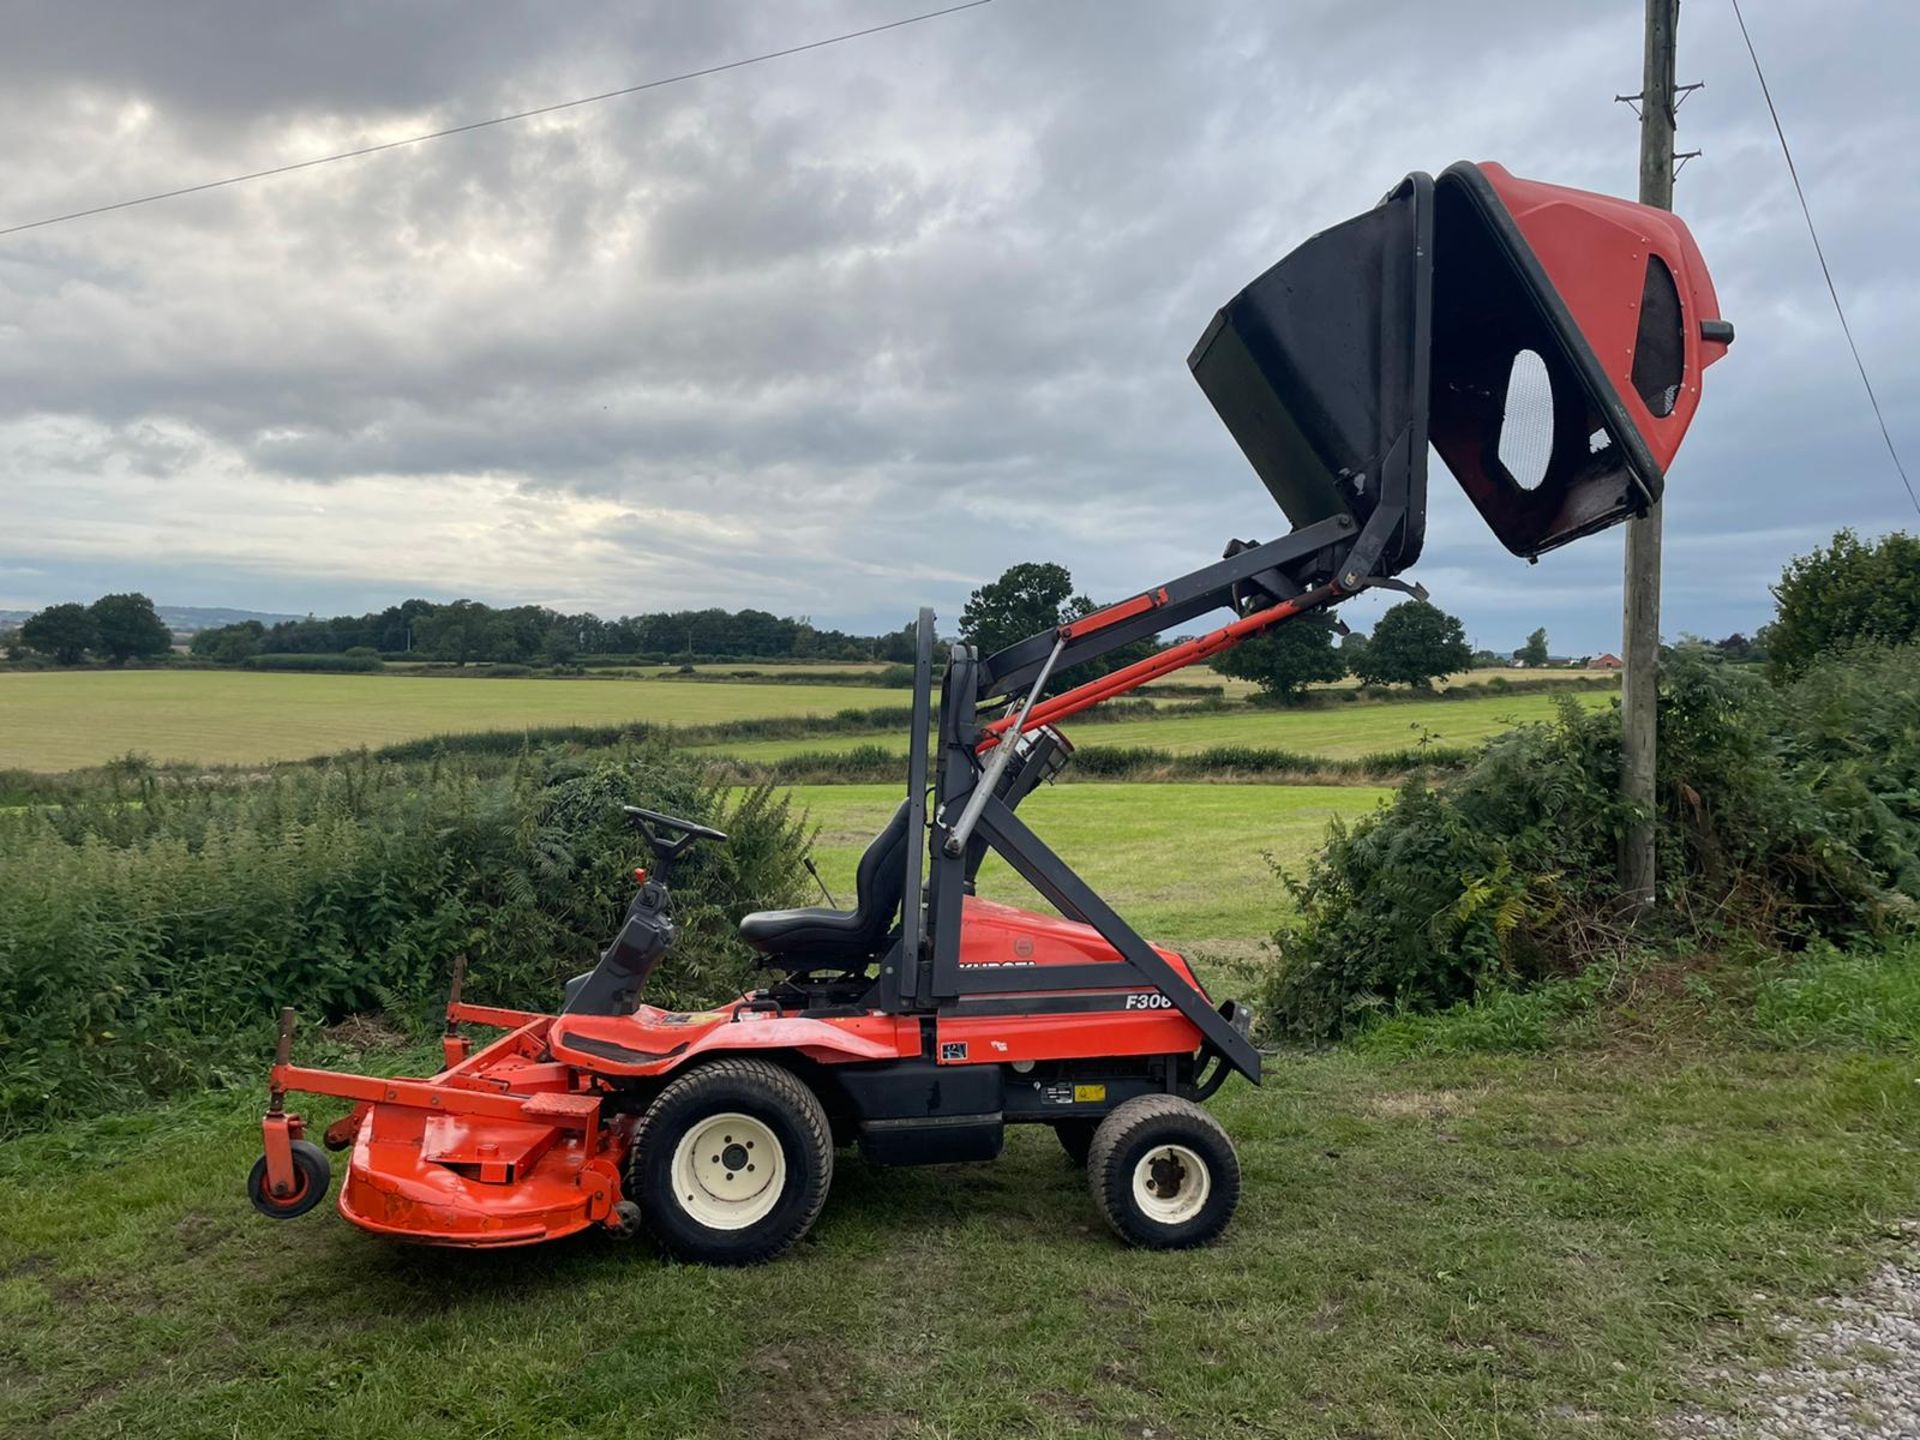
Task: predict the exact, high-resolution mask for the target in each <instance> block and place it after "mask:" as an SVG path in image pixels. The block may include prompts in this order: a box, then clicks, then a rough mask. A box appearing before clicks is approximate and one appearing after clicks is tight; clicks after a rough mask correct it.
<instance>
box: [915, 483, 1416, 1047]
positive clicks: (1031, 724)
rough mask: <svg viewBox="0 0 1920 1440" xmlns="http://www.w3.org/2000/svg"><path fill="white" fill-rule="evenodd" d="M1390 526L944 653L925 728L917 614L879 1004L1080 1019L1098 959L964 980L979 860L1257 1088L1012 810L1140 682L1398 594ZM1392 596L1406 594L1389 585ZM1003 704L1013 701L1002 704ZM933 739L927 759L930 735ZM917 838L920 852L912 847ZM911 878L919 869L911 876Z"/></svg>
mask: <svg viewBox="0 0 1920 1440" xmlns="http://www.w3.org/2000/svg"><path fill="white" fill-rule="evenodd" d="M1397 521H1398V512H1397V510H1396V507H1391V506H1383V507H1382V508H1381V510H1379V511H1377V512H1376V513H1375V514H1374V515H1372V516H1370V517H1369V518H1368V521H1367V523H1366V524H1365V525H1358V524H1356V522H1355V521H1354V519H1353V518H1352V517H1351V516H1346V515H1337V516H1334V517H1331V518H1329V519H1326V520H1321V521H1317V522H1315V523H1313V524H1309V525H1305V526H1302V527H1301V528H1300V529H1297V530H1295V531H1293V532H1291V533H1290V534H1288V535H1285V536H1283V537H1281V538H1280V539H1277V540H1271V541H1267V542H1266V543H1264V544H1245V543H1242V542H1235V543H1234V544H1233V545H1232V546H1230V547H1229V549H1228V553H1227V554H1226V556H1225V557H1223V558H1222V559H1220V560H1218V561H1216V562H1214V563H1213V564H1211V565H1207V566H1204V567H1202V568H1201V569H1199V570H1195V571H1193V572H1192V573H1190V574H1187V575H1182V576H1180V577H1178V578H1177V579H1173V580H1169V581H1167V582H1165V583H1164V584H1161V585H1157V586H1155V587H1153V588H1152V589H1149V590H1145V591H1142V592H1141V593H1139V594H1138V595H1135V596H1132V597H1131V598H1129V599H1126V600H1122V601H1120V602H1118V603H1116V604H1113V605H1108V606H1106V607H1104V608H1102V609H1100V610H1096V611H1094V612H1092V613H1091V614H1088V615H1085V616H1082V617H1081V618H1079V619H1077V620H1074V621H1071V622H1069V623H1067V624H1065V625H1061V626H1059V627H1057V628H1055V629H1052V630H1044V631H1041V632H1039V633H1037V634H1035V635H1031V636H1029V637H1028V638H1027V639H1025V640H1022V641H1020V642H1018V643H1017V644H1014V645H1010V646H1008V647H1007V648H1006V649H1004V650H1001V651H999V652H998V653H996V654H994V655H991V656H988V657H986V658H985V659H981V658H980V657H979V656H977V655H976V654H975V653H974V651H973V650H972V648H971V647H969V646H966V645H956V646H954V647H953V651H952V654H951V656H950V658H949V661H948V665H947V669H946V674H945V677H944V680H943V683H942V685H941V692H940V696H939V703H938V712H937V716H936V715H935V714H934V706H933V692H932V679H933V677H932V652H933V627H932V614H931V612H928V611H922V612H921V621H920V633H919V637H918V638H919V644H918V646H917V652H918V653H917V656H916V665H915V686H914V708H915V722H916V723H915V726H914V734H913V749H912V754H911V755H910V756H909V770H910V777H909V803H910V804H913V805H914V806H915V811H916V813H915V814H914V816H913V819H914V820H915V822H916V823H915V824H914V825H913V826H912V828H911V834H912V836H913V839H912V840H911V841H910V843H909V847H908V848H909V854H908V857H907V864H908V867H909V873H908V889H907V894H908V896H909V898H910V900H911V897H913V896H916V895H920V894H922V893H923V891H922V883H923V873H924V895H925V904H924V913H922V907H921V906H917V905H914V904H912V903H909V904H908V905H907V907H906V911H907V913H906V915H905V917H904V919H903V927H902V931H903V933H902V943H901V946H900V949H899V950H898V951H896V952H895V954H894V956H893V957H890V961H889V963H888V964H887V965H885V966H884V967H883V972H882V978H881V997H882V1002H883V1004H886V1005H888V1007H889V1008H897V1009H900V1010H907V1011H914V1010H918V1011H923V1012H924V1011H929V1010H930V1011H934V1012H937V1013H953V1014H965V1013H967V1011H968V1009H969V1008H970V997H976V996H984V995H986V994H989V993H990V994H993V995H1001V996H1004V995H1005V994H1006V993H1007V992H1008V991H1028V992H1032V999H1031V1001H1030V1002H1029V1003H1030V1006H1031V1010H1032V1012H1034V1013H1045V1012H1047V1011H1048V1010H1049V1009H1053V1008H1057V1009H1059V1010H1060V1011H1061V1012H1062V1013H1071V1012H1072V1011H1074V1010H1076V1009H1080V1008H1083V1007H1084V1004H1085V1000H1086V997H1085V992H1087V991H1091V990H1111V989H1112V988H1113V987H1114V985H1115V979H1114V967H1113V966H1112V964H1111V963H1106V964H1088V965H1080V966H1071V967H1061V966H1047V967H1034V968H1033V969H1032V970H1022V969H1018V968H1013V969H1008V968H1000V967H995V968H994V969H993V971H992V972H991V973H989V974H980V975H976V974H969V973H966V972H965V971H963V969H962V967H961V965H960V961H959V957H960V923H961V908H962V902H963V899H964V897H965V895H966V894H967V893H968V892H969V891H970V889H971V882H972V878H973V874H974V872H975V871H976V870H977V869H978V868H979V864H980V861H981V859H982V858H983V857H984V855H985V853H986V851H987V850H989V849H991V850H993V851H995V852H997V853H998V854H1000V855H1001V856H1002V857H1003V858H1004V859H1005V860H1006V861H1007V863H1008V864H1010V865H1011V866H1012V867H1013V868H1014V870H1015V871H1016V872H1017V873H1018V874H1020V875H1021V876H1022V877H1023V878H1024V879H1026V880H1027V882H1028V883H1029V884H1031V885H1032V886H1033V887H1034V889H1036V890H1037V891H1039V893H1040V894H1041V895H1043V896H1045V897H1046V898H1047V900H1049V901H1050V902H1051V903H1052V904H1053V905H1054V906H1055V908H1057V909H1059V910H1060V911H1061V913H1062V914H1064V915H1066V916H1068V917H1069V918H1070V919H1075V920H1079V921H1081V922H1083V923H1086V924H1089V925H1092V926H1093V927H1094V929H1096V930H1097V931H1098V932H1099V933H1100V934H1101V936H1102V937H1103V938H1104V939H1105V940H1106V941H1107V942H1108V943H1109V944H1110V945H1112V946H1113V947H1114V949H1115V950H1116V951H1117V952H1118V953H1119V954H1120V956H1121V958H1122V960H1123V961H1125V962H1126V964H1127V966H1128V967H1129V969H1130V970H1131V971H1132V972H1133V974H1132V975H1131V976H1129V977H1128V979H1127V980H1126V981H1124V982H1122V983H1131V984H1136V985H1149V986H1152V987H1153V988H1155V989H1157V990H1159V991H1160V993H1162V994H1163V995H1165V996H1166V997H1167V999H1168V1000H1169V1001H1171V1002H1172V1003H1173V1005H1174V1006H1175V1007H1176V1008H1177V1009H1179V1010H1180V1012H1181V1013H1182V1014H1183V1015H1185V1016H1186V1017H1187V1019H1188V1020H1190V1021H1192V1023H1193V1024H1194V1025H1195V1026H1196V1028H1198V1029H1199V1030H1200V1032H1201V1034H1202V1035H1203V1037H1204V1039H1205V1047H1206V1048H1207V1049H1208V1050H1210V1051H1212V1052H1213V1053H1215V1054H1217V1055H1219V1056H1220V1057H1221V1058H1222V1059H1223V1060H1224V1061H1225V1062H1226V1063H1227V1064H1229V1065H1231V1066H1232V1067H1233V1068H1234V1069H1236V1070H1239V1071H1240V1072H1241V1073H1242V1074H1244V1075H1246V1076H1247V1077H1248V1078H1249V1079H1253V1080H1256V1081H1257V1080H1258V1079H1259V1075H1260V1058H1259V1055H1258V1052H1256V1051H1255V1050H1254V1048H1253V1046H1252V1044H1251V1043H1250V1042H1249V1041H1248V1039H1247V1036H1246V1033H1245V1024H1244V1019H1240V1018H1237V1017H1231V1016H1229V1015H1228V1014H1224V1013H1222V1011H1219V1010H1215V1009H1214V1008H1213V1007H1212V1005H1211V1004H1209V1003H1208V1001H1207V998H1206V996H1205V995H1203V994H1202V993H1200V992H1199V991H1198V990H1197V989H1196V988H1195V987H1193V986H1192V985H1189V984H1188V983H1187V982H1186V981H1185V980H1184V979H1182V978H1181V977H1180V975H1179V974H1178V973H1177V972H1176V971H1174V970H1173V969H1172V967H1171V966H1169V965H1168V964H1167V963H1166V961H1165V960H1163V959H1162V958H1161V957H1160V955H1159V954H1158V953H1157V952H1156V951H1155V950H1154V949H1153V948H1152V947H1151V946H1150V945H1148V944H1147V943H1146V941H1145V940H1143V939H1142V938H1141V937H1140V936H1139V935H1138V934H1137V933H1135V932H1134V930H1133V929H1132V928H1131V927H1130V926H1128V925H1127V923H1126V922H1125V921H1124V920H1122V919H1121V918H1120V917H1119V916H1118V915H1117V914H1116V913H1115V912H1114V911H1113V910H1112V908H1111V907H1109V906H1108V905H1107V904H1106V902H1105V901H1104V900H1102V899H1101V898H1100V896H1099V895H1097V894H1096V893H1095V892H1094V891H1093V890H1092V888H1091V887H1090V886H1088V885H1087V884H1086V882H1085V881H1084V880H1082V879H1081V878H1080V877H1079V876H1078V875H1076V874H1074V872H1073V871H1072V869H1071V868H1070V867H1068V866H1067V864H1066V863H1065V862H1064V861H1062V860H1061V859H1060V858H1059V857H1058V856H1057V855H1055V854H1054V853H1053V851H1052V850H1050V849H1049V848H1048V847H1047V846H1046V844H1045V843H1044V842H1043V841H1041V840H1040V838H1039V837H1038V836H1037V835H1035V834H1034V833H1033V831H1032V830H1031V829H1029V828H1028V827H1027V826H1026V825H1025V824H1024V823H1022V822H1021V821H1020V820H1019V819H1018V818H1017V817H1016V816H1015V814H1014V809H1015V807H1016V806H1017V805H1018V803H1019V800H1020V798H1021V797H1023V796H1024V795H1025V794H1026V793H1027V792H1028V791H1030V790H1031V789H1032V788H1033V784H1034V783H1035V782H1036V779H1037V777H1036V775H1035V773H1034V772H1035V770H1036V768H1052V767H1056V766H1057V765H1058V763H1059V762H1060V759H1061V757H1062V754H1063V752H1064V750H1065V748H1066V747H1065V742H1064V741H1063V740H1061V739H1060V737H1059V736H1058V734H1057V732H1054V731H1053V730H1052V729H1051V727H1052V725H1053V724H1054V723H1055V722H1057V721H1060V720H1064V719H1066V718H1067V717H1068V716H1071V715H1076V714H1079V713H1080V712H1081V711H1083V710H1087V709H1089V708H1091V707H1092V706H1094V705H1097V704H1099V703H1101V702H1102V701H1104V700H1111V699H1114V698H1116V697H1118V696H1120V695H1124V694H1126V693H1127V692H1128V691H1130V690H1134V689H1136V688H1138V687H1139V686H1141V685H1145V684H1147V683H1148V682H1149V681H1152V680H1157V679H1160V678H1162V677H1163V676H1166V675H1170V674H1172V673H1174V672H1175V671H1177V670H1180V669H1183V668H1185V667H1186V666H1189V665H1194V664H1198V663H1200V662H1201V661H1204V660H1207V659H1209V658H1211V657H1213V656H1215V655H1218V654H1220V653H1221V652H1222V651H1225V650H1229V649H1232V648H1233V647H1234V646H1236V645H1239V644H1242V643H1244V642H1245V641H1247V640H1250V639H1252V638H1253V637H1254V636H1256V635H1259V634H1262V633H1264V632H1265V631H1267V630H1270V629H1272V628H1273V627H1274V626H1276V625H1280V624H1282V623H1284V622H1286V621H1288V620H1291V619H1294V618H1296V617H1298V616H1301V615H1305V614H1309V613H1312V612H1314V611H1317V610H1324V609H1327V608H1329V607H1331V606H1333V605H1336V604H1338V603H1339V602H1340V601H1342V600H1344V599H1346V598H1348V597H1349V596H1351V595H1354V594H1356V593H1358V592H1359V591H1360V590H1363V589H1366V588H1368V587H1370V586H1374V585H1396V586H1397V585H1398V582H1396V581H1394V580H1393V579H1392V578H1391V577H1390V576H1388V575H1384V574H1380V573H1377V571H1376V566H1377V562H1378V557H1379V556H1380V554H1381V552H1382V550H1383V548H1384V545H1385V540H1386V538H1387V536H1388V534H1389V533H1390V531H1391V529H1392V527H1393V526H1394V525H1395V524H1396V523H1397ZM1400 588H1405V587H1400ZM1223 607H1227V608H1231V609H1233V610H1234V611H1235V612H1236V614H1237V618H1235V619H1234V620H1232V621H1230V622H1229V623H1228V624H1226V625H1224V626H1221V627H1219V628H1218V629H1215V630H1213V631H1211V632H1209V633H1207V634H1205V635H1200V636H1197V637H1195V638H1193V639H1190V640H1186V641H1182V642H1181V643H1180V644H1178V645H1174V646H1170V647H1169V648H1168V649H1166V650H1163V651H1160V652H1159V653H1158V654H1155V655H1152V656H1149V657H1148V658H1146V659H1144V660H1140V661H1137V662H1135V663H1134V664H1132V665H1127V666H1123V667H1122V668H1121V669H1118V670H1115V671H1112V672H1110V673H1108V674H1105V675H1101V676H1098V677H1096V678H1094V679H1092V680H1089V681H1087V682H1086V683H1084V684H1082V685H1080V686H1077V687H1075V688H1073V689H1070V690H1067V691H1065V692H1063V693H1061V694H1059V695H1055V696H1052V697H1051V698H1047V699H1042V698H1040V697H1041V693H1042V691H1043V690H1044V689H1045V687H1046V684H1047V682H1048V680H1050V679H1051V678H1052V677H1054V676H1056V675H1060V674H1064V673H1066V672H1067V671H1070V670H1071V669H1073V668H1074V667H1075V666H1078V665H1083V664H1086V663H1088V662H1089V661H1092V660H1096V659H1098V658H1099V657H1101V656H1103V655H1106V654H1108V653H1110V652H1111V651H1113V650H1115V649H1118V648H1119V647H1121V646H1123V645H1127V644H1130V643H1132V642H1134V641H1136V640H1140V639H1144V638H1146V637H1148V636H1151V635H1156V634H1159V633H1162V632H1164V631H1166V630H1168V629H1170V628H1172V627H1174V626H1176V625H1180V624H1183V623H1184V622H1186V621H1187V620H1190V619H1192V618H1194V617H1196V616H1199V615H1202V614H1205V613H1206V612H1208V611H1210V610H1215V609H1220V608H1223ZM1016 698H1017V700H1018V703H1017V704H1014V703H1012V701H1013V700H1014V699H1016ZM996 701H1006V702H1008V703H1007V705H1006V709H1005V713H1003V714H1001V715H1000V716H999V717H998V718H995V719H992V720H989V721H986V722H984V723H983V722H982V721H981V719H980V717H979V710H980V708H981V707H982V706H983V705H988V706H991V705H992V704H993V703H994V702H996ZM930 728H931V729H933V730H934V735H933V744H932V747H931V750H929V746H928V731H929V729H930ZM929 789H931V791H932V795H933V802H932V804H933V813H932V816H931V820H932V823H931V826H930V827H927V828H926V829H923V828H922V825H923V823H924V820H925V818H926V812H925V810H924V809H923V808H922V807H923V806H924V805H925V803H926V801H925V797H926V796H927V794H928V791H929ZM929 829H930V831H931V835H932V840H933V843H932V845H931V846H929V847H925V848H924V849H923V847H922V843H921V838H922V837H923V836H924V835H925V834H927V833H928V830H929ZM923 866H924V871H923Z"/></svg>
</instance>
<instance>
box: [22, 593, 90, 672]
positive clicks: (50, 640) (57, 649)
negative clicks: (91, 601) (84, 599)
mask: <svg viewBox="0 0 1920 1440" xmlns="http://www.w3.org/2000/svg"><path fill="white" fill-rule="evenodd" d="M20 638H21V640H23V641H24V642H25V643H26V644H27V646H28V647H29V648H30V649H33V650H37V651H38V652H39V653H40V654H42V655H51V656H52V657H53V659H54V660H55V662H57V663H58V664H61V665H78V664H79V663H80V662H81V661H82V660H84V659H86V658H87V651H89V650H91V649H93V648H94V647H95V646H97V645H98V644H99V643H100V627H99V626H98V625H96V624H95V623H94V619H93V614H92V612H90V611H89V610H88V609H87V607H86V606H84V605H49V606H48V607H47V608H46V609H44V610H42V611H41V612H40V613H39V614H37V615H35V616H33V617H32V618H31V619H29V620H28V621H27V623H26V624H24V625H22V626H21V627H20Z"/></svg>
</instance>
